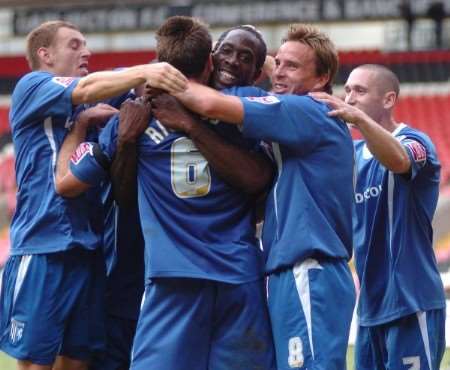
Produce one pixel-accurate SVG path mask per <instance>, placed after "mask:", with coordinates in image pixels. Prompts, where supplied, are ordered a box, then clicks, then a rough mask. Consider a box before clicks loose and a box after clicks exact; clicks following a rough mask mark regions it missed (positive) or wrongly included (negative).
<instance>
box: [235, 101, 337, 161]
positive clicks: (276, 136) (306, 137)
mask: <svg viewBox="0 0 450 370" xmlns="http://www.w3.org/2000/svg"><path fill="white" fill-rule="evenodd" d="M241 101H242V104H243V106H244V122H243V133H244V135H245V136H248V137H252V138H255V139H259V140H265V141H275V142H277V143H280V144H282V145H285V146H287V147H289V148H291V149H292V150H295V151H296V152H298V153H300V154H307V153H309V152H311V151H312V150H314V148H315V147H316V146H317V145H318V143H319V142H320V141H321V137H322V131H323V126H324V123H325V122H327V121H329V120H331V118H330V117H328V116H327V114H326V113H327V110H328V108H327V107H326V106H325V105H324V104H322V103H319V102H317V101H314V100H313V99H312V98H310V97H307V96H296V95H286V96H279V95H277V96H275V95H268V96H264V97H247V98H241Z"/></svg>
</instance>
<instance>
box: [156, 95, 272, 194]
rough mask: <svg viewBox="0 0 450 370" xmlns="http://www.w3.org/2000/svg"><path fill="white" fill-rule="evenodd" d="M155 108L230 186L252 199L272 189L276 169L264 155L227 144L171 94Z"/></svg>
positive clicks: (160, 119) (163, 98) (165, 96)
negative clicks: (183, 135)
mask: <svg viewBox="0 0 450 370" xmlns="http://www.w3.org/2000/svg"><path fill="white" fill-rule="evenodd" d="M152 107H153V114H154V115H155V117H156V118H157V119H158V120H159V121H160V122H161V123H162V124H163V125H165V126H166V127H168V128H171V129H173V130H176V131H183V132H185V133H186V134H187V136H189V137H190V139H191V140H192V141H193V142H194V144H195V146H196V147H197V149H198V150H199V151H200V152H201V153H202V154H203V156H204V157H205V158H206V160H207V161H208V163H209V164H210V165H211V167H212V168H214V170H215V171H216V172H217V173H218V174H219V176H221V177H222V178H223V179H224V180H225V181H226V182H228V183H229V184H230V185H231V186H234V187H236V188H238V189H241V190H242V191H244V192H245V193H247V194H250V195H258V194H260V193H262V192H263V191H264V190H266V189H267V188H268V187H269V186H270V184H271V182H272V178H273V176H274V169H273V167H272V164H271V163H270V161H269V160H268V158H266V157H265V156H264V155H263V154H261V153H257V152H250V151H248V150H245V149H243V148H239V147H238V146H236V145H234V144H231V143H229V142H227V141H225V140H224V139H223V138H222V137H221V136H220V135H218V134H217V133H216V132H214V131H213V130H212V129H211V128H210V127H208V126H207V125H206V124H205V123H203V122H202V121H201V120H200V119H199V118H198V117H196V116H194V115H193V114H192V113H191V112H189V111H188V110H186V109H185V108H184V107H183V106H182V105H181V104H180V103H179V102H178V101H177V100H176V99H175V98H174V97H172V96H170V95H168V94H162V95H159V96H158V97H156V98H153V100H152Z"/></svg>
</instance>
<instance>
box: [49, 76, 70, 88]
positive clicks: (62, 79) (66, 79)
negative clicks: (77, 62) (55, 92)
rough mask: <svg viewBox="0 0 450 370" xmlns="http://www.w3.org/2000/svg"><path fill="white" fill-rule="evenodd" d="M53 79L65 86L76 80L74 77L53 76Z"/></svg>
mask: <svg viewBox="0 0 450 370" xmlns="http://www.w3.org/2000/svg"><path fill="white" fill-rule="evenodd" d="M52 81H53V82H55V83H57V84H58V85H61V86H63V87H67V86H69V85H70V84H71V83H72V82H73V81H75V78H74V77H53V78H52Z"/></svg>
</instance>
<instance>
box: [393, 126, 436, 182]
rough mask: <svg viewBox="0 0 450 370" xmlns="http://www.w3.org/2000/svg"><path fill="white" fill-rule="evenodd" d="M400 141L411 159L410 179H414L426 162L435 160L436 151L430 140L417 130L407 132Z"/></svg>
mask: <svg viewBox="0 0 450 370" xmlns="http://www.w3.org/2000/svg"><path fill="white" fill-rule="evenodd" d="M400 143H401V144H402V145H403V147H404V148H405V150H406V153H407V154H408V157H409V160H410V161H411V171H410V177H409V178H410V180H412V179H414V178H415V177H416V176H417V174H418V173H419V172H420V170H421V169H422V168H424V167H425V165H426V164H427V162H436V161H437V158H436V152H435V149H434V146H433V144H432V143H431V140H430V139H429V138H428V137H427V136H425V135H423V134H420V133H418V132H408V133H407V135H405V136H402V138H401V140H400Z"/></svg>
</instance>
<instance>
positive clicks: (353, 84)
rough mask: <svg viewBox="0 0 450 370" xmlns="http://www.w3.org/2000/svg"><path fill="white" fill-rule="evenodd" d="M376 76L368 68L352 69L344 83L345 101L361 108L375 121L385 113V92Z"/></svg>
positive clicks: (379, 119)
mask: <svg viewBox="0 0 450 370" xmlns="http://www.w3.org/2000/svg"><path fill="white" fill-rule="evenodd" d="M378 77H379V76H377V74H376V72H374V71H372V70H370V69H366V68H356V69H354V70H353V71H352V72H351V73H350V75H349V76H348V79H347V82H346V83H345V102H346V103H347V104H350V105H353V106H355V107H357V108H359V109H361V110H362V111H363V112H365V113H366V114H367V115H368V116H370V117H371V118H372V119H373V120H375V121H376V122H381V120H382V117H383V114H385V107H384V105H385V99H386V92H385V91H384V89H383V88H381V87H380V86H379V83H378V80H379V78H378Z"/></svg>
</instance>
